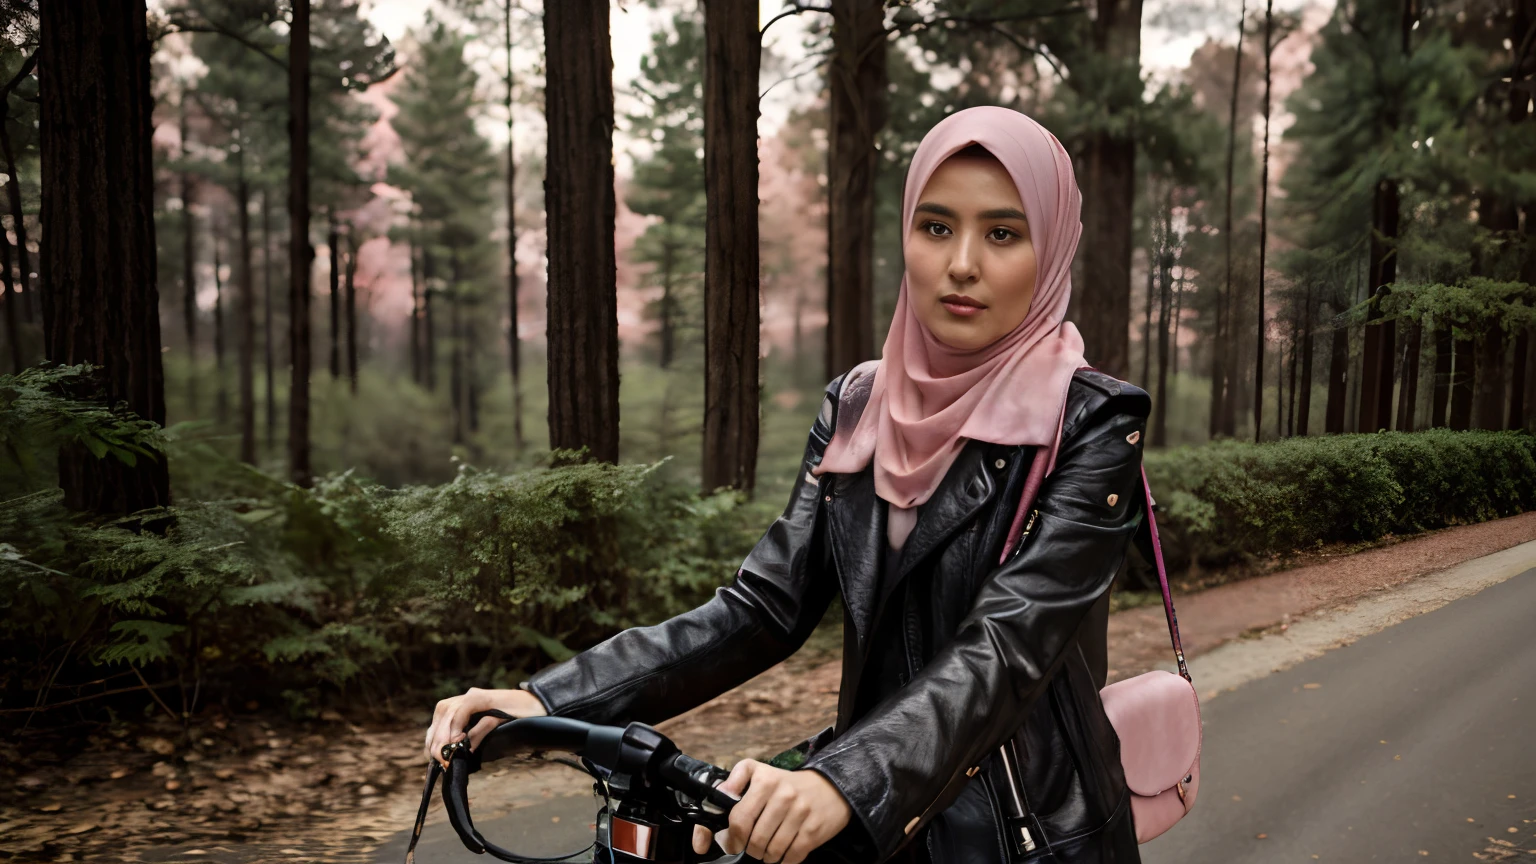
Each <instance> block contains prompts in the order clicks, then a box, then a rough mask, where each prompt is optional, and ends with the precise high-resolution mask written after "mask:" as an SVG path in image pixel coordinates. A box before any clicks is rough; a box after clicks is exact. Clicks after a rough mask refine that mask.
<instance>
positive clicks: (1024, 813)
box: [997, 738, 1035, 852]
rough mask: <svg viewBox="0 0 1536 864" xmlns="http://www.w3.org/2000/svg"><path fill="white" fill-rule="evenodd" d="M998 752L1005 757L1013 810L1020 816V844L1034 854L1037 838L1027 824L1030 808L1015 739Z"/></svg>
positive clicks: (1007, 742)
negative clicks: (1015, 750)
mask: <svg viewBox="0 0 1536 864" xmlns="http://www.w3.org/2000/svg"><path fill="white" fill-rule="evenodd" d="M997 752H998V754H999V755H1000V756H1002V757H1003V772H1004V773H1005V774H1007V775H1008V792H1009V794H1010V795H1012V796H1013V808H1014V809H1015V810H1017V811H1018V814H1019V843H1020V845H1021V846H1022V847H1023V849H1024V851H1025V852H1033V851H1035V838H1034V837H1032V836H1030V833H1029V826H1028V825H1026V824H1025V823H1026V822H1028V820H1029V807H1027V806H1026V805H1025V803H1024V802H1025V796H1024V781H1023V780H1022V779H1021V778H1020V777H1019V772H1018V765H1017V760H1016V759H1015V758H1014V756H1015V753H1014V749H1013V739H1011V738H1010V739H1008V740H1007V741H1005V742H1003V745H1002V746H1001V747H999V748H997Z"/></svg>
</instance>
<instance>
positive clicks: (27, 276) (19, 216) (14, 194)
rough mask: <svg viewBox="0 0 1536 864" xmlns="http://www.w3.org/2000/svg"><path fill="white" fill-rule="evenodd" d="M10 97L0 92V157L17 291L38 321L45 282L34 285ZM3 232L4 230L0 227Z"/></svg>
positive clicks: (33, 59)
mask: <svg viewBox="0 0 1536 864" xmlns="http://www.w3.org/2000/svg"><path fill="white" fill-rule="evenodd" d="M39 53H40V52H39V51H34V52H32V55H31V56H30V57H28V58H27V60H26V62H25V63H23V64H22V68H21V69H20V70H18V72H17V74H16V76H15V77H14V78H13V79H12V80H13V81H16V82H19V81H21V79H22V78H24V77H26V76H27V75H28V74H30V72H29V69H30V68H31V67H33V66H35V65H36V64H37V55H38V54H39ZM10 96H11V94H10V93H9V92H8V91H7V92H4V93H0V155H3V156H4V157H5V177H6V180H5V195H6V201H7V203H9V204H10V208H11V222H12V225H13V227H14V229H15V231H16V263H17V268H18V269H17V274H18V278H17V282H16V289H17V290H18V291H20V292H21V302H22V308H21V311H22V312H24V313H25V314H26V319H27V320H28V321H34V320H36V319H37V304H36V303H35V301H34V299H33V298H34V297H35V296H36V294H37V289H38V287H39V286H40V285H41V282H42V280H39V281H38V283H36V284H34V283H33V282H32V262H31V257H30V255H29V253H28V252H27V217H26V211H25V210H23V209H22V206H21V179H20V178H21V175H20V172H18V171H17V170H16V154H15V151H13V150H12V149H11V133H10V131H9V129H10V126H9V124H10V116H9V115H10ZM0 230H4V229H3V227H0Z"/></svg>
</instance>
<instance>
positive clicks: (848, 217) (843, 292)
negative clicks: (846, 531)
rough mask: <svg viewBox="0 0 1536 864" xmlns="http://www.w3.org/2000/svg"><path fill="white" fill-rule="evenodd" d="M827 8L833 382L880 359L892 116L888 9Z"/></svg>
mask: <svg viewBox="0 0 1536 864" xmlns="http://www.w3.org/2000/svg"><path fill="white" fill-rule="evenodd" d="M755 5H756V4H754V8H755ZM830 8H831V11H832V59H831V69H830V71H829V79H828V80H829V86H830V92H829V97H828V98H829V101H828V112H829V116H828V130H827V345H826V363H827V368H826V369H825V370H823V372H824V374H825V377H827V378H829V379H830V378H835V377H837V376H838V375H841V374H842V373H843V372H846V371H848V370H849V369H852V368H853V367H854V366H857V365H858V364H860V363H862V362H864V361H865V360H869V359H872V358H873V357H874V356H875V321H874V266H875V264H874V261H875V247H874V237H875V174H876V172H877V171H878V170H879V165H880V151H878V150H876V149H875V138H876V136H878V135H879V134H880V130H881V129H883V128H885V124H886V120H887V118H888V112H889V108H888V106H887V98H886V85H887V77H886V59H885V51H886V48H885V37H886V34H885V3H884V2H883V0H831V6H830ZM752 68H753V69H756V68H757V67H756V66H755V65H754V66H753V67H752ZM756 188H757V187H756V186H754V187H753V190H754V191H755V190H756ZM1122 329H1123V328H1122ZM1086 335H1087V334H1085V336H1086ZM1121 336H1122V338H1123V337H1124V333H1122V334H1121ZM1089 344H1092V343H1091V342H1090V343H1089Z"/></svg>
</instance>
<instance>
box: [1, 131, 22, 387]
mask: <svg viewBox="0 0 1536 864" xmlns="http://www.w3.org/2000/svg"><path fill="white" fill-rule="evenodd" d="M0 122H3V118H0ZM0 277H3V278H4V280H5V339H6V342H7V343H8V344H9V345H10V346H11V371H12V372H14V373H18V374H19V373H20V372H21V369H22V367H23V366H25V365H26V361H25V360H23V359H22V352H21V331H20V329H19V327H18V326H17V319H18V318H20V317H21V316H20V310H19V308H18V307H19V306H21V295H20V294H18V293H17V291H16V280H15V278H14V277H12V275H11V238H10V235H9V234H8V233H7V232H6V230H5V228H4V227H3V226H0Z"/></svg>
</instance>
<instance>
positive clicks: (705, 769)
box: [657, 753, 741, 832]
mask: <svg viewBox="0 0 1536 864" xmlns="http://www.w3.org/2000/svg"><path fill="white" fill-rule="evenodd" d="M657 773H659V774H660V775H661V779H662V780H664V781H665V782H667V783H668V784H669V785H671V786H673V787H674V789H675V790H676V797H677V803H678V806H679V807H680V808H682V810H683V817H684V819H685V820H687V821H689V822H692V823H694V824H695V825H702V826H704V827H705V828H708V829H710V831H712V832H713V831H721V830H724V829H725V828H726V827H727V826H728V825H729V824H730V817H731V808H732V807H735V806H736V805H737V804H739V803H741V799H740V798H738V797H736V796H735V795H732V794H731V793H729V792H726V791H724V790H722V789H721V788H720V784H721V783H724V782H725V779H726V778H727V777H729V776H730V772H729V771H726V770H725V769H724V768H720V767H718V766H716V765H711V764H710V763H708V762H704V761H702V760H699V759H695V758H693V757H692V756H689V755H687V754H686V753H673V754H672V755H671V756H669V757H668V758H666V759H665V760H663V761H662V763H661V764H660V765H659V766H657Z"/></svg>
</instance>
